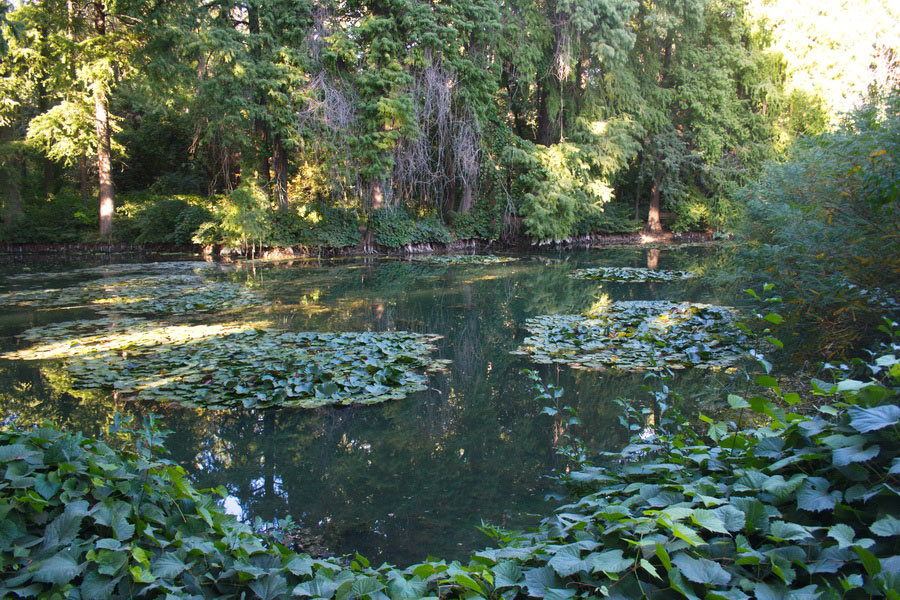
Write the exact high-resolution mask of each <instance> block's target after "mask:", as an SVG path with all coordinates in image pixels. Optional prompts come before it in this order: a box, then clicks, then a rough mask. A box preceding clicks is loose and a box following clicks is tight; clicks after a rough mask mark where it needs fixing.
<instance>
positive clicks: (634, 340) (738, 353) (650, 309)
mask: <svg viewBox="0 0 900 600" xmlns="http://www.w3.org/2000/svg"><path fill="white" fill-rule="evenodd" d="M525 327H526V328H527V329H528V331H529V332H530V334H531V335H529V336H528V337H526V338H525V340H524V342H523V344H522V346H521V347H519V348H518V349H517V350H516V351H515V354H522V355H527V356H530V357H531V358H532V359H533V360H534V361H536V362H538V363H543V364H549V363H563V364H568V365H571V366H574V367H578V368H583V369H604V368H617V369H622V370H644V369H650V370H658V369H662V368H667V367H668V368H683V367H689V366H690V367H704V368H715V369H723V368H728V367H730V366H732V365H734V364H735V363H736V362H737V361H738V360H739V359H740V358H741V357H742V356H744V355H745V354H746V352H747V351H748V350H749V349H750V347H751V346H750V340H749V339H748V337H747V335H746V334H745V333H744V332H743V330H741V329H740V328H739V327H737V325H736V313H735V312H734V311H733V310H732V309H730V308H727V307H722V306H711V305H708V304H693V303H689V302H682V303H675V302H667V301H640V302H612V303H610V304H609V305H608V306H607V307H606V308H605V309H604V310H603V311H602V312H600V313H598V314H594V315H543V316H538V317H533V318H531V319H528V320H527V321H526V322H525Z"/></svg>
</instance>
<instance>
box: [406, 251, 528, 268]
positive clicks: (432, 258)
mask: <svg viewBox="0 0 900 600" xmlns="http://www.w3.org/2000/svg"><path fill="white" fill-rule="evenodd" d="M413 260H418V261H423V262H431V263H439V264H449V265H492V264H494V263H504V262H512V261H514V260H518V259H517V258H515V257H512V256H494V255H493V254H452V255H447V256H441V255H434V254H429V255H426V256H415V257H413Z"/></svg>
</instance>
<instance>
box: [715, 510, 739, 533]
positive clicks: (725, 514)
mask: <svg viewBox="0 0 900 600" xmlns="http://www.w3.org/2000/svg"><path fill="white" fill-rule="evenodd" d="M712 513H713V514H714V515H715V516H716V517H717V518H718V519H719V520H720V521H721V522H722V523H723V524H724V525H725V529H727V530H728V531H730V532H735V531H740V530H741V529H743V528H744V524H745V523H746V517H745V515H744V513H743V512H742V511H740V510H738V509H737V508H735V507H734V506H731V505H729V504H725V505H723V506H718V507H716V508H714V509H713V510H712Z"/></svg>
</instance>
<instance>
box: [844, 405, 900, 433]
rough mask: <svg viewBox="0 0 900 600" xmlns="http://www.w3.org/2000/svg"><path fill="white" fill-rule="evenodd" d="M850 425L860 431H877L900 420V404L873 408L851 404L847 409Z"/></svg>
mask: <svg viewBox="0 0 900 600" xmlns="http://www.w3.org/2000/svg"><path fill="white" fill-rule="evenodd" d="M847 412H848V414H849V415H850V425H851V426H852V427H853V428H854V429H856V430H857V431H858V432H860V433H868V432H870V431H877V430H879V429H884V428H885V427H890V426H891V425H896V424H897V422H898V421H900V406H897V405H895V404H885V405H882V406H874V407H872V408H862V407H859V406H851V407H850V408H848V409H847Z"/></svg>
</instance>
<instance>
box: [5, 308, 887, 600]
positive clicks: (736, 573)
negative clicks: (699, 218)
mask: <svg viewBox="0 0 900 600" xmlns="http://www.w3.org/2000/svg"><path fill="white" fill-rule="evenodd" d="M893 327H896V324H893ZM887 350H888V353H887V354H884V355H880V356H878V358H877V359H875V360H873V361H871V362H869V363H863V364H860V365H858V366H859V368H861V369H863V370H862V371H860V373H868V374H869V375H868V376H867V377H872V378H871V379H866V380H863V379H853V378H850V377H849V375H850V374H849V373H847V374H844V375H842V376H839V377H838V379H837V380H836V381H835V382H833V383H825V382H822V381H815V382H814V392H813V393H814V394H815V396H813V397H814V398H819V399H820V400H821V403H820V404H819V406H818V407H817V408H812V407H810V410H809V414H800V413H799V412H791V411H792V409H791V405H792V404H796V399H795V398H793V397H791V395H789V394H784V395H782V394H781V392H780V390H779V389H778V387H777V385H772V384H771V382H769V381H768V379H766V378H760V379H759V383H760V384H761V385H762V386H764V387H767V388H768V389H769V390H770V391H769V393H768V394H769V395H768V396H767V397H766V396H763V395H757V396H751V397H747V398H744V397H741V396H738V395H734V394H732V395H729V397H728V405H729V408H728V409H723V411H722V412H719V413H718V414H717V415H716V417H715V418H713V417H709V416H701V417H700V422H701V423H703V425H702V426H700V427H693V426H691V425H690V424H688V422H687V420H686V419H685V418H684V416H683V415H681V414H679V413H678V412H677V411H676V410H675V409H674V408H672V406H671V404H672V402H673V401H677V400H678V399H677V398H675V397H672V396H671V395H668V394H667V393H666V389H667V388H666V387H665V386H664V385H663V386H661V391H658V392H656V393H654V399H655V404H654V406H653V408H646V409H644V410H643V411H642V410H640V409H638V408H636V407H634V406H631V405H630V404H628V403H625V402H624V401H623V403H622V404H623V408H624V412H625V415H624V416H623V417H622V419H621V420H622V424H623V426H624V427H626V428H627V429H629V430H630V431H631V432H632V433H633V436H632V438H631V442H630V444H629V445H628V446H627V447H625V448H624V449H623V450H622V452H616V453H609V454H607V455H604V456H600V457H598V458H599V461H602V462H603V463H604V464H605V465H606V466H600V464H599V461H598V460H595V459H594V457H591V456H590V453H589V452H588V450H587V449H586V448H585V447H584V445H583V443H581V442H580V441H579V440H578V438H577V436H575V435H574V434H573V433H572V432H573V431H574V430H575V428H577V427H579V420H578V418H577V416H575V415H574V414H573V411H572V409H571V408H570V407H568V406H565V405H564V401H563V391H562V390H561V389H559V388H555V387H553V386H546V387H544V386H542V387H541V390H542V395H541V397H542V398H543V399H545V400H547V401H548V402H549V403H550V404H551V405H550V406H548V407H547V408H546V409H545V410H544V411H543V412H544V414H546V415H547V416H548V417H549V418H551V419H555V420H558V421H559V422H560V423H561V426H562V428H563V431H566V432H567V433H566V435H564V437H563V440H562V441H563V445H562V453H563V455H564V456H565V458H566V459H567V460H568V461H569V468H567V469H565V470H564V471H563V472H562V474H561V477H562V479H563V481H565V482H566V483H567V485H568V486H569V488H570V489H571V491H572V493H573V497H572V498H571V499H570V500H569V501H568V502H567V503H566V504H564V505H563V506H560V507H559V508H558V509H557V510H556V511H555V512H554V514H553V515H551V516H549V517H547V518H546V519H544V520H543V521H542V522H541V524H540V526H539V527H538V528H537V530H535V531H533V532H529V533H513V532H506V531H502V530H500V529H497V528H492V527H485V528H484V531H485V532H486V533H489V534H491V535H493V536H495V540H496V542H497V544H498V547H496V548H493V549H486V550H482V551H479V552H476V553H475V554H474V555H473V556H472V558H471V559H470V560H469V561H468V563H467V564H462V563H459V562H452V563H448V562H446V561H442V560H437V559H429V560H427V561H425V562H422V563H420V564H416V565H411V566H409V567H407V568H405V569H398V568H395V567H392V566H390V565H382V566H380V567H378V568H373V567H372V566H371V565H370V564H369V562H368V561H367V560H366V559H365V558H364V557H361V556H356V557H355V558H353V559H352V560H351V559H348V560H345V561H337V560H330V559H314V558H310V557H309V556H306V555H303V554H296V553H295V552H293V551H291V550H289V549H288V548H286V547H285V546H283V545H281V544H277V543H272V542H271V541H270V540H268V539H266V538H265V537H262V536H260V535H259V534H256V533H254V532H253V531H251V529H250V528H249V527H248V526H246V525H242V524H240V523H238V522H237V521H236V520H235V518H234V517H232V516H229V515H226V514H224V513H223V511H222V509H221V508H220V507H219V506H218V505H217V504H216V503H215V501H214V500H213V498H212V496H210V495H208V494H204V493H201V492H198V491H197V490H196V489H194V488H193V487H192V486H191V483H190V482H189V481H188V480H187V478H186V477H185V474H184V471H183V470H182V468H181V467H179V466H177V465H174V464H173V463H171V462H168V461H166V460H164V459H161V458H159V451H160V449H159V443H160V441H161V440H162V439H163V437H164V433H162V432H159V431H158V430H157V429H156V427H155V423H154V422H153V420H152V419H151V420H149V421H148V422H146V423H145V425H144V427H143V428H142V429H140V430H131V429H129V428H128V424H127V423H123V422H122V421H121V420H120V419H119V418H116V420H115V422H114V424H113V427H112V429H111V431H110V436H109V438H108V439H107V440H105V441H101V440H96V439H92V438H87V437H84V436H83V435H81V434H66V433H63V432H61V431H59V430H57V429H55V428H53V427H51V426H42V427H38V428H36V429H34V430H31V431H27V432H26V431H15V430H7V431H3V432H0V441H2V443H0V463H3V465H4V467H5V468H4V470H3V475H2V481H3V483H4V485H3V486H2V487H0V510H2V511H3V515H4V525H3V531H4V536H3V538H2V539H0V571H2V578H0V582H2V583H0V586H2V588H0V589H3V592H4V594H5V595H16V596H23V595H29V594H31V595H39V596H51V595H52V594H59V595H64V594H68V595H73V594H75V593H76V592H77V593H79V594H80V596H81V597H119V596H125V595H147V594H151V595H152V594H162V593H172V594H175V593H180V594H184V593H190V594H193V595H199V596H203V595H212V594H215V595H216V596H217V597H224V598H238V597H241V595H242V594H243V595H245V596H247V595H250V594H251V593H252V594H255V595H256V596H257V597H260V598H273V599H276V598H282V599H283V598H288V597H292V596H293V597H310V598H323V599H326V600H331V599H335V600H346V599H349V598H352V597H356V598H363V599H366V598H368V599H369V600H375V599H376V598H380V597H381V596H380V594H384V595H385V596H387V597H390V598H405V599H413V598H427V597H438V596H440V597H443V598H448V599H456V598H459V599H471V598H477V597H481V598H499V597H506V598H519V597H522V598H524V597H526V596H527V597H531V598H540V599H550V600H553V599H560V598H596V597H603V596H606V595H608V596H613V594H614V595H615V597H617V598H623V599H630V598H635V599H637V598H646V597H648V596H652V597H660V598H704V597H705V598H729V599H730V598H741V599H744V598H750V597H756V598H771V597H774V598H778V597H815V598H824V599H831V598H834V599H837V598H848V599H851V600H852V599H854V598H870V597H887V598H891V597H894V595H895V594H896V589H897V585H898V582H897V581H896V579H897V576H896V575H897V556H898V554H900V519H898V514H897V513H898V511H897V498H896V496H897V492H896V490H895V486H894V484H893V480H894V479H895V475H896V471H897V466H896V465H897V463H898V462H900V455H898V452H900V444H898V442H900V440H898V439H897V438H898V424H900V407H898V406H897V393H898V391H900V368H898V365H897V359H896V353H897V350H898V348H897V347H896V346H891V347H889V348H888V349H887ZM772 394H774V398H773V396H772ZM651 414H652V416H653V418H652V420H650V416H651Z"/></svg>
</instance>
